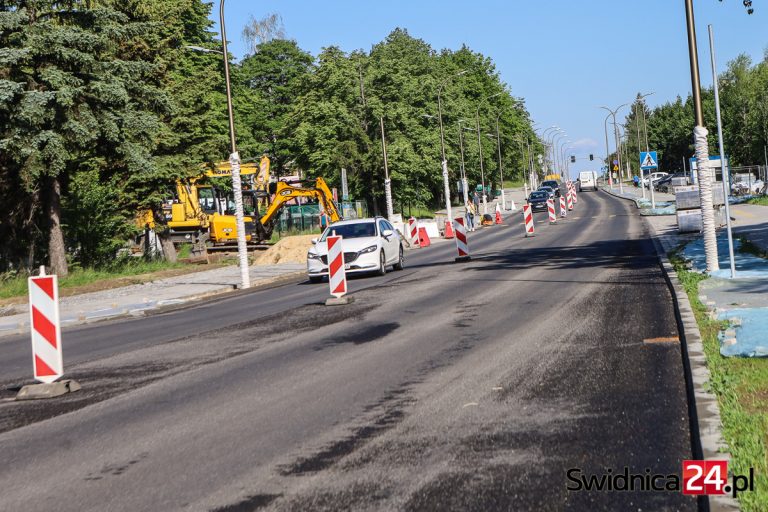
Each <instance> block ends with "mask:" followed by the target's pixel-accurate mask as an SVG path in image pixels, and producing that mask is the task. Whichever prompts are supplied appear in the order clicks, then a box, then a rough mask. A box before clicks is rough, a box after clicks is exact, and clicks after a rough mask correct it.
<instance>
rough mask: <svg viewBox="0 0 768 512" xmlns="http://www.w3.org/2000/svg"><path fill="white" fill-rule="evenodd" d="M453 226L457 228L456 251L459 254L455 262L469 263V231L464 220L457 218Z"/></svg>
mask: <svg viewBox="0 0 768 512" xmlns="http://www.w3.org/2000/svg"><path fill="white" fill-rule="evenodd" d="M453 225H454V227H455V228H456V251H457V252H458V253H459V255H458V256H457V257H456V260H455V261H469V260H470V256H469V243H467V229H466V228H465V226H464V219H463V218H462V217H456V219H454V221H453Z"/></svg>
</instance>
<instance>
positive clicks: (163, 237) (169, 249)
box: [157, 230, 177, 263]
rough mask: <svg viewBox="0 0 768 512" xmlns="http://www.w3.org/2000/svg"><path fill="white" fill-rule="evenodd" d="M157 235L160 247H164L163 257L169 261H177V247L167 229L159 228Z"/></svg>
mask: <svg viewBox="0 0 768 512" xmlns="http://www.w3.org/2000/svg"><path fill="white" fill-rule="evenodd" d="M157 237H158V238H159V239H160V247H162V249H163V257H164V258H165V261H167V262H169V263H176V259H177V255H176V248H175V247H174V246H173V242H172V241H171V237H170V235H169V234H168V231H167V230H158V231H157Z"/></svg>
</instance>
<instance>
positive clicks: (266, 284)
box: [0, 270, 306, 340]
mask: <svg viewBox="0 0 768 512" xmlns="http://www.w3.org/2000/svg"><path fill="white" fill-rule="evenodd" d="M302 278H306V271H304V270H297V271H294V272H288V273H285V274H281V275H277V276H272V277H267V278H264V279H260V280H257V281H254V282H253V283H252V284H251V287H250V288H248V289H247V290H241V289H239V288H237V285H225V286H221V287H219V288H217V289H214V290H210V291H207V292H203V293H198V294H192V295H183V296H180V297H176V298H173V299H165V300H164V301H162V303H158V304H154V305H152V306H150V307H146V308H143V307H142V308H138V307H134V306H138V305H137V304H127V305H122V306H121V305H118V306H116V307H113V308H106V309H99V310H95V311H89V312H86V313H85V314H83V315H81V316H78V317H77V318H64V319H62V327H71V326H74V325H86V324H93V323H96V322H102V321H106V320H115V319H118V318H124V317H129V316H133V317H137V316H149V315H156V314H161V313H167V312H170V311H175V310H179V309H183V308H187V307H190V306H193V305H195V304H197V303H200V302H204V301H213V300H218V299H227V298H230V297H234V296H237V295H243V294H246V293H251V292H255V291H259V290H264V289H267V288H273V287H276V286H281V285H284V284H289V283H291V282H298V281H300V280H301V279H302ZM28 332H29V320H24V321H22V322H18V323H16V324H15V325H14V326H10V324H9V326H8V327H6V328H0V340H2V338H4V337H7V336H14V335H19V334H26V333H28Z"/></svg>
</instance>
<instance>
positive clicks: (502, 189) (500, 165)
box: [496, 113, 507, 211]
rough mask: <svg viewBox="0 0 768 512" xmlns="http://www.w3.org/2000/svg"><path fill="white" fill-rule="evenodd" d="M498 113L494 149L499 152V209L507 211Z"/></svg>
mask: <svg viewBox="0 0 768 512" xmlns="http://www.w3.org/2000/svg"><path fill="white" fill-rule="evenodd" d="M500 115H501V114H500V113H499V114H498V115H497V116H496V147H497V149H498V151H499V179H500V180H501V209H502V210H504V211H507V201H506V199H505V198H504V164H502V163H501V136H500V135H499V116H500Z"/></svg>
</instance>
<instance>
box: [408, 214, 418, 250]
mask: <svg viewBox="0 0 768 512" xmlns="http://www.w3.org/2000/svg"><path fill="white" fill-rule="evenodd" d="M408 232H409V234H410V236H411V245H413V246H415V247H421V246H420V245H419V221H417V220H416V219H415V218H414V217H411V218H410V219H408Z"/></svg>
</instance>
